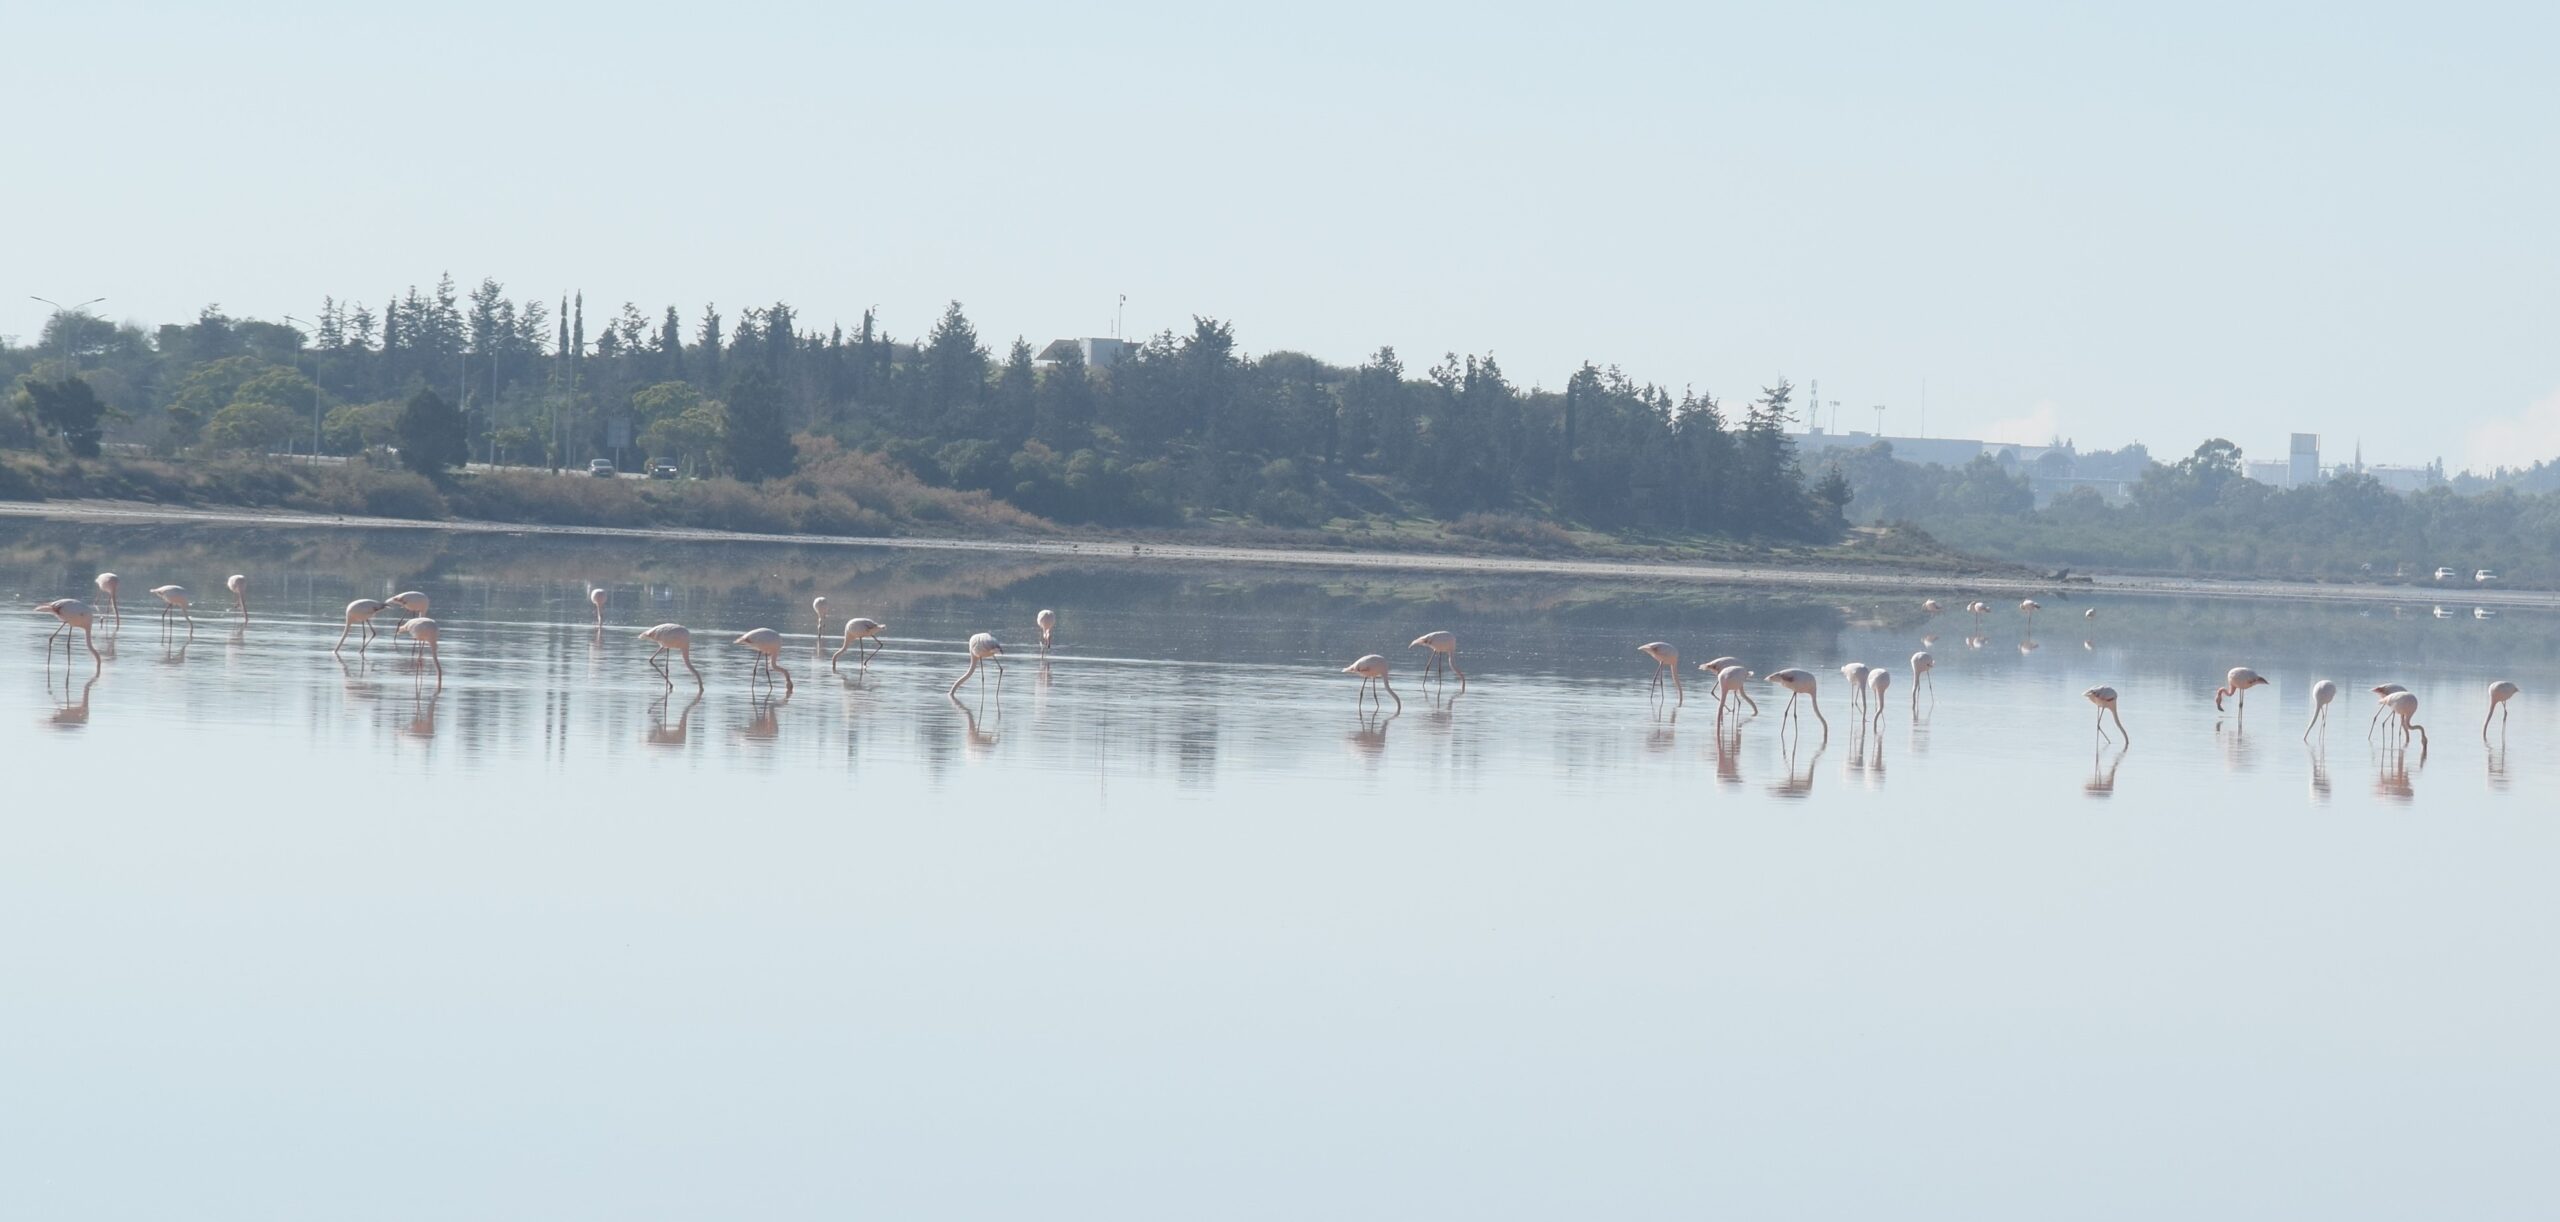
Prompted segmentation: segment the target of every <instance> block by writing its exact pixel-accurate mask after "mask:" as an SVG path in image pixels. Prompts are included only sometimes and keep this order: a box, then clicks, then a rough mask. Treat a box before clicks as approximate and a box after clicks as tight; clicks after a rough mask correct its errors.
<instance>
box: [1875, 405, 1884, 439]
mask: <svg viewBox="0 0 2560 1222" xmlns="http://www.w3.org/2000/svg"><path fill="white" fill-rule="evenodd" d="M1876 436H1877V437H1878V438H1882V437H1883V436H1884V404H1881V403H1879V404H1876Z"/></svg>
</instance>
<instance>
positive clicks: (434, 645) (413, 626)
mask: <svg viewBox="0 0 2560 1222" xmlns="http://www.w3.org/2000/svg"><path fill="white" fill-rule="evenodd" d="M400 635H402V636H405V637H407V638H409V639H410V640H413V641H416V642H417V643H418V644H419V645H421V646H423V647H425V649H426V651H427V658H428V660H429V661H432V662H434V663H435V667H436V686H438V687H442V686H444V646H443V645H442V644H440V643H439V642H440V641H441V640H442V639H443V636H444V632H443V629H442V627H441V626H439V625H438V624H437V623H436V622H435V621H434V620H431V619H428V618H427V617H426V616H423V615H419V616H413V617H411V618H409V619H405V620H402V621H400Z"/></svg>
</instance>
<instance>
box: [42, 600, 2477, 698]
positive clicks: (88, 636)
mask: <svg viewBox="0 0 2560 1222" xmlns="http://www.w3.org/2000/svg"><path fill="white" fill-rule="evenodd" d="M36 610H38V611H41V612H43V613H45V614H46V615H50V616H52V617H53V618H54V619H56V620H58V621H60V622H58V623H56V624H55V625H54V626H53V636H49V637H46V638H45V639H44V660H45V665H46V666H48V667H50V666H52V665H53V637H55V636H61V635H62V634H63V633H65V632H68V631H70V630H71V629H74V628H77V629H79V630H80V639H81V640H83V641H85V642H87V643H88V646H89V657H90V658H91V659H92V660H93V661H95V662H96V663H97V664H98V665H100V666H105V665H106V664H107V660H106V659H105V658H103V657H99V656H98V634H97V631H96V625H97V622H98V619H97V615H96V613H94V612H92V611H90V610H89V604H87V603H84V602H82V601H80V600H79V599H76V598H57V599H55V600H53V601H52V602H49V603H37V604H36ZM62 660H63V662H64V663H65V664H68V663H69V662H70V660H71V642H69V641H64V642H63V643H62ZM48 673H50V672H48ZM66 682H67V681H66ZM2507 686H2509V687H2513V686H2515V685H2514V684H2512V683H2510V684H2508V685H2507Z"/></svg>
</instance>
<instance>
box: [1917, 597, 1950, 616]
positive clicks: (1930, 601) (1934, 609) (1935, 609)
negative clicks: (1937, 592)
mask: <svg viewBox="0 0 2560 1222" xmlns="http://www.w3.org/2000/svg"><path fill="white" fill-rule="evenodd" d="M1920 609H1921V610H1923V611H1926V612H1928V613H1929V614H1931V615H1936V614H1937V613H1939V612H1940V611H1944V610H1946V608H1944V607H1941V606H1939V605H1938V600H1937V599H1934V598H1924V599H1921V600H1920Z"/></svg>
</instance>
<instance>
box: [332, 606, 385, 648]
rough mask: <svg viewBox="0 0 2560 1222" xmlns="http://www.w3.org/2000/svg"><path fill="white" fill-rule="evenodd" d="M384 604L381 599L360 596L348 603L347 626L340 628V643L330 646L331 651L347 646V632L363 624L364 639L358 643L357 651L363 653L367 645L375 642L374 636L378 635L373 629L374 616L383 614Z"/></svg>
mask: <svg viewBox="0 0 2560 1222" xmlns="http://www.w3.org/2000/svg"><path fill="white" fill-rule="evenodd" d="M383 606H384V604H383V603H382V601H381V600H379V599H372V598H359V599H357V600H355V601H354V602H351V603H348V604H347V626H346V627H344V628H341V629H339V630H338V643H337V644H335V645H332V646H330V647H329V652H331V653H336V652H338V651H339V650H341V649H344V648H346V644H347V634H348V633H350V632H353V631H355V630H356V629H357V628H358V627H359V626H361V627H362V628H363V629H364V640H363V641H361V642H358V643H357V645H356V652H357V653H363V652H364V650H365V646H367V645H371V644H373V638H374V637H375V636H376V635H377V634H376V633H375V632H374V630H373V617H374V616H377V615H380V614H382V608H383Z"/></svg>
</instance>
